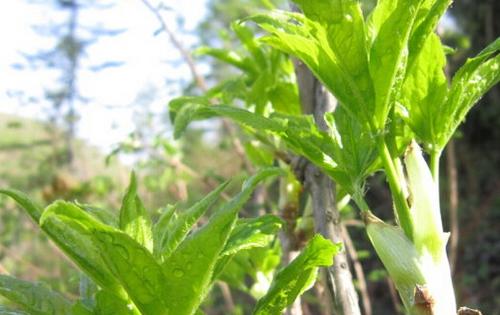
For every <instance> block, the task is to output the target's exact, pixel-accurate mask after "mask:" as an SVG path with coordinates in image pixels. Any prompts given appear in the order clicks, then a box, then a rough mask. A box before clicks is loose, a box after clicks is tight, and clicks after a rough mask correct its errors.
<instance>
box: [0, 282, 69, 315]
mask: <svg viewBox="0 0 500 315" xmlns="http://www.w3.org/2000/svg"><path fill="white" fill-rule="evenodd" d="M0 295H3V296H4V297H6V298H7V299H9V300H10V301H12V302H14V303H16V304H18V305H19V306H21V307H22V308H23V309H24V310H26V311H27V312H29V313H30V314H33V315H53V314H55V315H59V314H60V315H65V314H69V313H70V309H71V303H70V302H69V301H68V300H67V299H66V298H64V297H63V296H62V295H60V294H59V293H56V292H54V291H52V290H51V289H49V288H48V287H46V286H44V285H42V284H40V283H31V282H28V281H23V280H19V279H16V278H13V277H10V276H6V275H0Z"/></svg>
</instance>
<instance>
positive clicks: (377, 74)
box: [369, 0, 422, 129]
mask: <svg viewBox="0 0 500 315" xmlns="http://www.w3.org/2000/svg"><path fill="white" fill-rule="evenodd" d="M421 3H422V1H421V0H381V1H380V2H379V3H378V5H377V6H376V7H375V9H374V11H373V13H372V15H371V18H370V23H369V28H370V33H371V34H372V36H373V38H374V39H373V44H372V46H371V50H370V66H369V68H370V74H371V78H372V80H373V84H374V88H375V111H374V113H373V114H374V115H375V124H376V125H375V126H376V127H377V128H378V129H382V128H384V126H385V123H386V119H387V116H388V114H389V111H390V109H391V107H392V106H394V104H395V101H396V97H397V95H398V93H399V90H400V88H401V84H402V83H403V79H404V74H405V71H406V63H407V57H408V41H409V39H410V34H411V31H412V28H413V23H414V21H415V17H416V16H417V11H418V9H419V7H420V4H421Z"/></svg>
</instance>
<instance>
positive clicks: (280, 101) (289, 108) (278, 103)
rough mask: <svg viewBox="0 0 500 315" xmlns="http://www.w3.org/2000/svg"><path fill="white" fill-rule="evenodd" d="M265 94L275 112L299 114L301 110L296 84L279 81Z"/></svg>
mask: <svg viewBox="0 0 500 315" xmlns="http://www.w3.org/2000/svg"><path fill="white" fill-rule="evenodd" d="M267 96H268V98H269V101H270V102H271V103H272V104H273V108H274V110H276V111H277V112H281V113H284V114H290V115H300V114H301V112H302V110H301V107H300V100H299V91H298V89H297V85H296V84H293V83H289V82H279V83H277V84H276V85H275V86H274V87H273V88H272V89H271V90H269V91H268V94H267Z"/></svg>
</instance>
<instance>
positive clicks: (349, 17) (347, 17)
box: [344, 14, 352, 22]
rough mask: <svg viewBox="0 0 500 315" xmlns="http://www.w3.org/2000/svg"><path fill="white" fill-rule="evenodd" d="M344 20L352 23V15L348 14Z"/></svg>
mask: <svg viewBox="0 0 500 315" xmlns="http://www.w3.org/2000/svg"><path fill="white" fill-rule="evenodd" d="M344 19H345V20H346V21H347V22H352V16H351V15H350V14H346V15H344Z"/></svg>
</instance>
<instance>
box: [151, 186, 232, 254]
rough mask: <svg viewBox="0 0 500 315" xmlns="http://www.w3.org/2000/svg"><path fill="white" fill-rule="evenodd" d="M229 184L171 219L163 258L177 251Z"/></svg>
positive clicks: (164, 239) (162, 252)
mask: <svg viewBox="0 0 500 315" xmlns="http://www.w3.org/2000/svg"><path fill="white" fill-rule="evenodd" d="M228 184H229V182H225V183H223V184H221V185H220V186H219V187H217V188H216V189H215V190H213V191H212V192H210V193H209V194H208V195H206V196H205V197H204V198H203V199H202V200H200V201H198V202H197V203H195V204H194V205H193V206H192V207H191V208H189V209H188V210H186V211H184V212H182V213H180V214H179V215H178V216H177V217H175V218H171V219H170V222H169V223H168V226H167V227H166V230H165V233H166V235H165V236H164V237H163V242H162V244H161V245H160V246H161V249H160V254H161V256H162V260H165V259H167V258H168V257H169V256H170V255H171V254H172V253H173V252H174V251H175V249H176V248H177V246H178V245H179V244H180V243H181V242H182V241H183V240H184V238H185V237H186V235H187V234H188V233H189V231H190V230H191V229H192V228H193V226H194V224H195V223H196V222H197V221H198V219H199V218H200V217H201V216H202V215H203V214H204V213H205V212H206V211H207V210H208V209H209V208H210V207H211V206H212V205H213V204H214V203H215V201H216V200H217V199H218V198H219V196H220V194H221V193H222V191H224V189H225V188H226V187H227V185H228Z"/></svg>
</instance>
